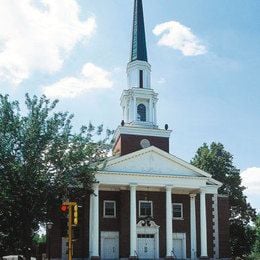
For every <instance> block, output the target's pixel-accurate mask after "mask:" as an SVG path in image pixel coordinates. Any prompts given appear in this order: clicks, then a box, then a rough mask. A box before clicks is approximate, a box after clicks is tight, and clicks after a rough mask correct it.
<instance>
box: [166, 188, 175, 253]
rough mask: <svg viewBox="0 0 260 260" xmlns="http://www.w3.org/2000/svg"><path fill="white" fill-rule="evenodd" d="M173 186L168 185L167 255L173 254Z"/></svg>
mask: <svg viewBox="0 0 260 260" xmlns="http://www.w3.org/2000/svg"><path fill="white" fill-rule="evenodd" d="M172 243H173V241H172V186H166V257H171V256H172Z"/></svg>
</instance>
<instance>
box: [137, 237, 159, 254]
mask: <svg viewBox="0 0 260 260" xmlns="http://www.w3.org/2000/svg"><path fill="white" fill-rule="evenodd" d="M137 254H138V258H139V259H154V258H155V237H154V234H138V235H137Z"/></svg>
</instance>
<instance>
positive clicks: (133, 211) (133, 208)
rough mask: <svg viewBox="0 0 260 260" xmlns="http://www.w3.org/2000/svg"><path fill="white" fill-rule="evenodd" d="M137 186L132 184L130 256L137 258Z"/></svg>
mask: <svg viewBox="0 0 260 260" xmlns="http://www.w3.org/2000/svg"><path fill="white" fill-rule="evenodd" d="M136 186H137V185H136V184H130V256H132V257H134V256H136V251H137V247H136V246H137V243H136V241H137V239H136V236H137V234H136Z"/></svg>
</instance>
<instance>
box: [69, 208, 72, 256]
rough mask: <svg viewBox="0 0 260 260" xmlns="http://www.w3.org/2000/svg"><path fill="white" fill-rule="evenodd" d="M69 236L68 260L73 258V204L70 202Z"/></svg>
mask: <svg viewBox="0 0 260 260" xmlns="http://www.w3.org/2000/svg"><path fill="white" fill-rule="evenodd" d="M68 233H69V234H68V235H69V237H68V240H69V241H68V242H69V243H68V244H69V248H68V249H69V250H68V251H69V252H68V253H69V254H68V260H72V205H71V204H69V232H68Z"/></svg>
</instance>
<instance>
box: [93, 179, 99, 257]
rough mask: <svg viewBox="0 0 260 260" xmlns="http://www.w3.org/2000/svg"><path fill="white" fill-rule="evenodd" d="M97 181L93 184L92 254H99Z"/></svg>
mask: <svg viewBox="0 0 260 260" xmlns="http://www.w3.org/2000/svg"><path fill="white" fill-rule="evenodd" d="M98 186H99V184H98V183H95V184H94V186H93V190H94V195H93V201H92V210H93V214H92V215H93V219H92V256H99V190H98Z"/></svg>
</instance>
